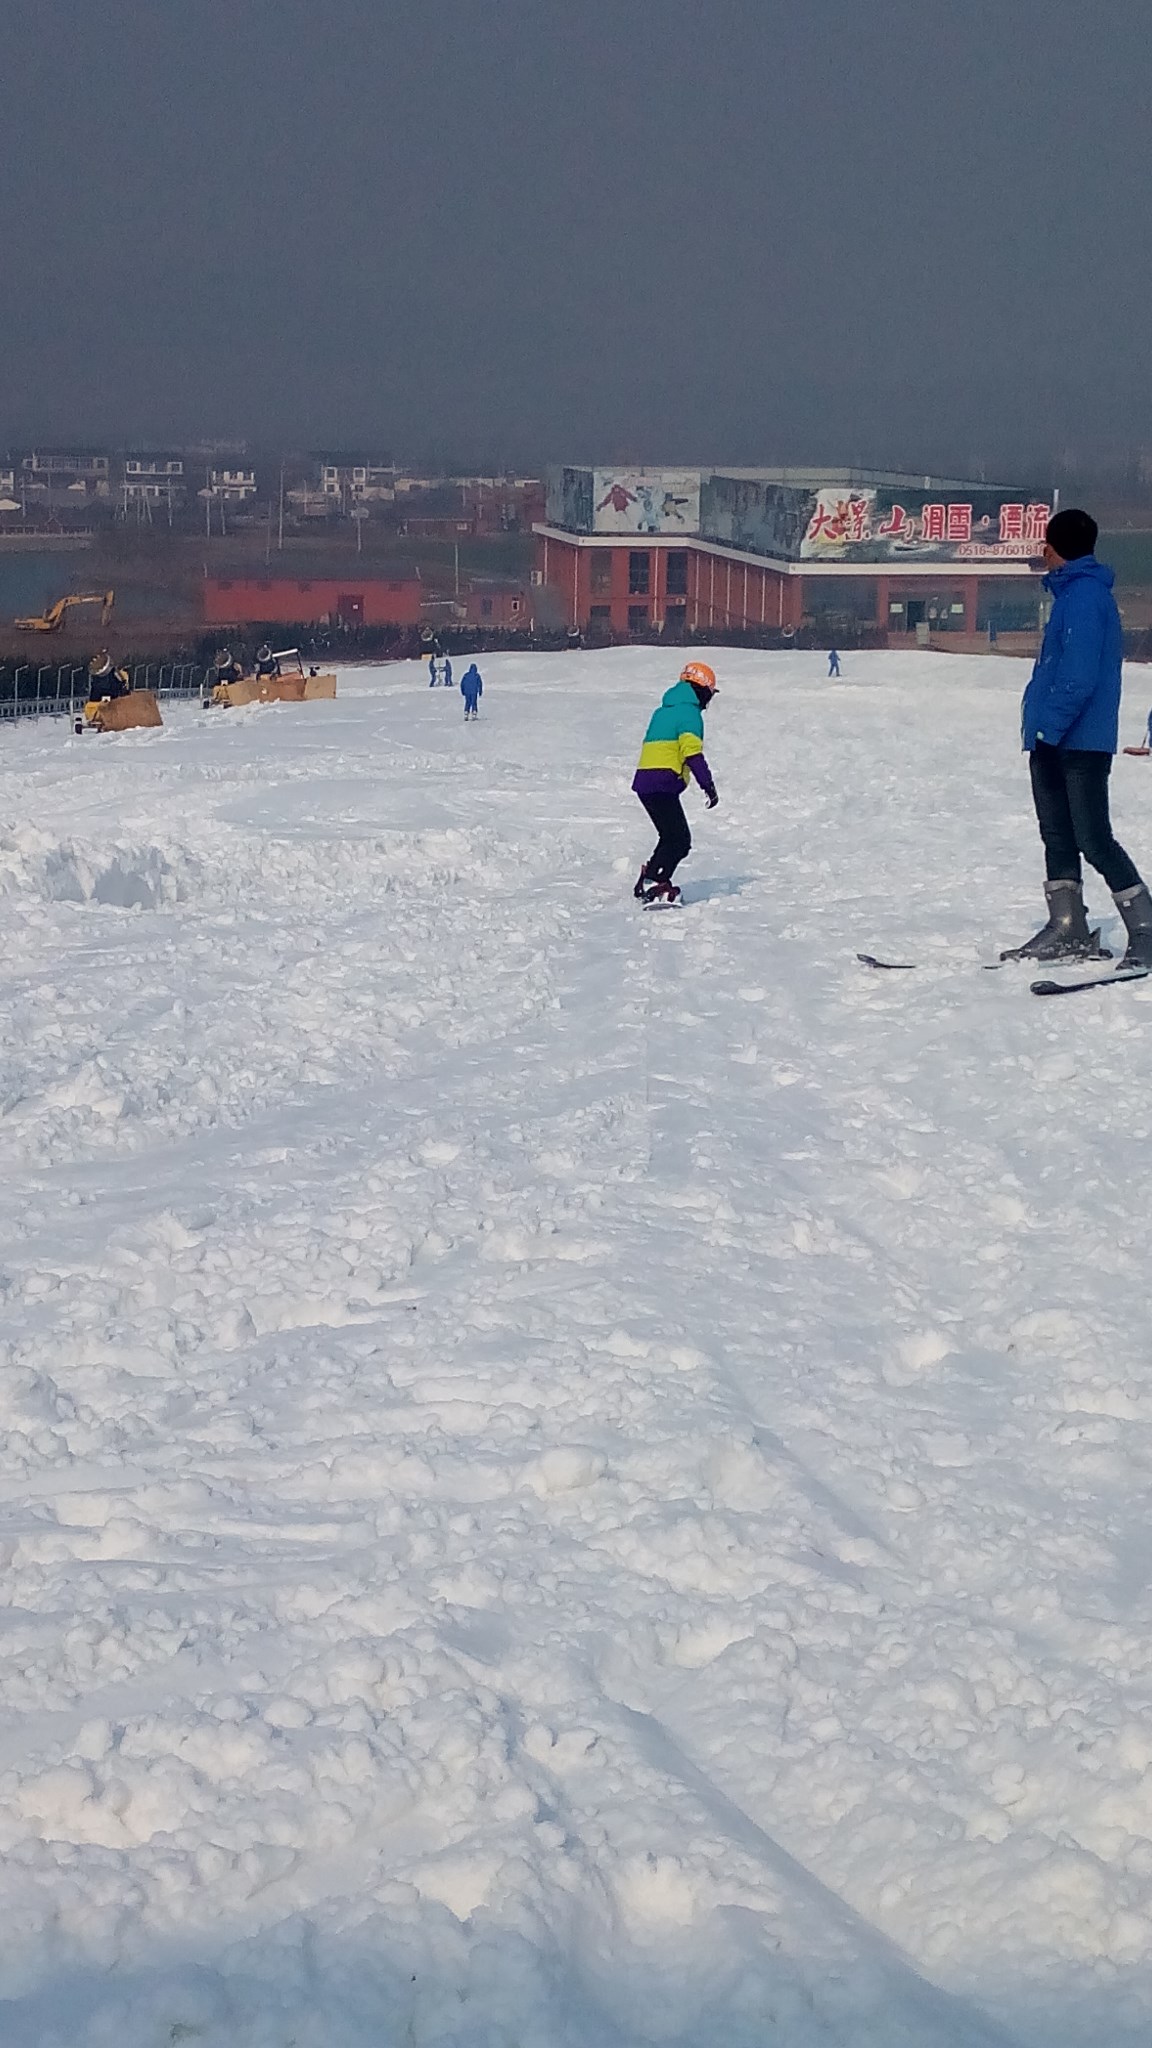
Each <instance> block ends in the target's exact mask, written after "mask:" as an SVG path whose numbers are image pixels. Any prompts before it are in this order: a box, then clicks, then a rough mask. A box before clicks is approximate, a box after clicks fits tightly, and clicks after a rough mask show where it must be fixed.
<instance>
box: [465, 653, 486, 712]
mask: <svg viewBox="0 0 1152 2048" xmlns="http://www.w3.org/2000/svg"><path fill="white" fill-rule="evenodd" d="M460 695H461V696H462V697H463V699H464V716H465V718H466V719H468V718H475V717H476V715H477V707H478V705H479V703H480V699H481V697H482V696H483V695H484V683H483V680H482V678H481V675H480V671H479V669H478V668H477V666H476V663H475V662H474V661H473V662H470V663H469V665H468V667H467V668H466V669H465V671H464V674H463V676H462V677H461V679H460Z"/></svg>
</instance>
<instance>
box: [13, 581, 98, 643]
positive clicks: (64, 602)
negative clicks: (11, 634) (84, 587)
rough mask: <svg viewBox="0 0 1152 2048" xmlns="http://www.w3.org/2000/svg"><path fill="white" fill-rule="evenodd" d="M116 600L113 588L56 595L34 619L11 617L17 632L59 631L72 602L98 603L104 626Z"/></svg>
mask: <svg viewBox="0 0 1152 2048" xmlns="http://www.w3.org/2000/svg"><path fill="white" fill-rule="evenodd" d="M115 602H116V592H115V591H114V590H104V591H99V590H98V591H96V592H95V593H94V594H93V595H92V596H77V597H58V598H57V599H56V602H55V604H54V605H50V606H49V608H48V610H47V611H46V612H44V613H42V614H41V616H40V617H39V618H35V619H13V621H12V623H13V625H14V626H15V628H16V630H17V632H18V633H59V632H60V631H61V629H62V627H63V625H64V621H65V619H66V618H67V616H68V613H69V611H70V610H71V608H72V606H73V605H74V604H98V605H99V606H100V624H101V625H102V626H106V625H107V624H108V620H109V617H110V616H111V612H112V607H113V605H114V604H115Z"/></svg>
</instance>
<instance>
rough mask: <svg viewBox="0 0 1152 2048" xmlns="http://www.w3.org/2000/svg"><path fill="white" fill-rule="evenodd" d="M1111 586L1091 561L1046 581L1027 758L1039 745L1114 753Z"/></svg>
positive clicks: (1028, 701)
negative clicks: (1048, 597) (1048, 606)
mask: <svg viewBox="0 0 1152 2048" xmlns="http://www.w3.org/2000/svg"><path fill="white" fill-rule="evenodd" d="M1114 580H1115V579H1114V577H1113V573H1112V571H1111V569H1109V568H1107V567H1106V565H1105V564H1104V563H1103V562H1098V561H1097V560H1096V557H1095V555H1082V556H1081V557H1080V559H1079V560H1078V561H1075V562H1065V563H1064V564H1063V566H1062V567H1061V568H1059V569H1053V570H1052V572H1051V574H1050V575H1048V576H1046V577H1045V578H1044V588H1045V590H1050V591H1051V592H1052V598H1053V603H1052V611H1051V614H1050V616H1049V619H1048V624H1047V625H1046V626H1045V628H1044V639H1043V641H1042V643H1041V647H1040V655H1039V659H1038V660H1037V662H1036V666H1035V668H1034V669H1033V671H1032V677H1031V681H1030V682H1029V684H1028V688H1027V689H1026V690H1025V692H1024V702H1023V705H1022V706H1021V720H1020V730H1021V738H1022V739H1023V742H1024V751H1025V753H1028V754H1030V753H1031V752H1032V750H1033V748H1034V747H1035V745H1036V742H1037V740H1043V741H1045V742H1046V744H1047V745H1048V746H1050V747H1076V748H1084V749H1086V750H1088V751H1090V752H1092V753H1100V754H1114V753H1115V752H1116V745H1117V741H1118V738H1119V726H1120V670H1121V663H1122V661H1123V657H1124V638H1123V631H1122V628H1121V625H1120V614H1119V612H1118V611H1117V609H1116V600H1115V598H1114V597H1113V595H1112V584H1113V582H1114Z"/></svg>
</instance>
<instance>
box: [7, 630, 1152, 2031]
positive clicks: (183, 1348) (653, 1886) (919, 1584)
mask: <svg viewBox="0 0 1152 2048" xmlns="http://www.w3.org/2000/svg"><path fill="white" fill-rule="evenodd" d="M710 658H712V659H714V661H715V664H716V666H717V668H718V669H719V671H720V673H721V676H722V680H723V684H724V690H723V694H722V696H721V698H720V700H719V702H718V704H717V705H716V707H715V708H714V710H713V711H712V712H711V713H710V714H709V722H708V724H709V729H708V734H707V741H706V744H707V748H708V753H709V757H710V759H711V760H712V763H713V766H714V768H715V771H716V775H717V779H718V783H719V787H720V791H721V808H720V809H719V810H718V811H717V812H716V813H715V814H712V815H709V814H706V813H705V812H704V810H703V807H702V806H701V805H699V804H698V803H696V802H694V800H693V798H692V797H689V799H688V802H689V808H690V813H691V819H692V824H693V829H694V832H695V835H696V848H695V851H694V854H693V857H692V859H691V861H690V862H689V864H688V865H687V867H686V868H685V870H684V872H683V879H684V881H685V884H686V895H687V896H688V898H689V902H688V904H687V906H686V908H685V909H684V910H683V911H681V912H674V911H665V912H654V913H648V912H644V911H642V910H640V909H639V908H638V907H637V906H636V905H634V903H633V902H632V900H631V894H630V890H631V882H632V879H633V877H634V874H635V871H636V868H637V866H638V864H639V861H640V859H641V857H642V856H643V855H644V853H645V852H646V851H647V846H648V828H647V823H646V820H644V819H643V817H642V815H641V813H640V811H639V808H638V806H637V805H636V803H635V800H634V798H632V796H631V795H630V793H629V789H628V783H629V780H630V776H631V770H632V763H633V760H634V757H635V753H636V750H637V747H638V744H639V739H640V736H641V732H642V729H643V724H644V721H645V719H646V717H647V715H648V713H649V711H650V709H651V707H652V704H653V702H654V701H655V700H656V697H657V695H658V693H659V691H660V690H661V689H662V688H663V687H665V686H666V685H667V683H669V682H670V681H672V680H674V677H675V673H676V658H675V656H674V655H668V654H662V653H660V652H658V651H654V650H635V651H627V652H620V653H612V654H603V655H593V654H577V655H569V656H551V657H544V658H539V659H537V658H533V657H530V656H527V655H515V656H509V655H506V656H491V657H488V658H487V659H486V660H485V661H484V662H483V663H482V667H483V671H484V677H485V685H486V689H485V696H484V700H483V706H482V716H481V720H480V722H479V723H478V724H477V725H475V726H469V727H467V728H465V726H464V722H463V719H462V717H461V713H460V700H459V697H458V694H457V693H455V692H453V693H452V694H451V695H450V694H449V693H447V692H435V693H434V692H431V691H429V690H428V689H427V687H426V685H425V684H424V681H423V670H422V669H421V668H417V667H416V666H415V665H411V666H406V667H396V668H389V669H377V670H368V669H364V670H356V671H350V672H346V673H345V674H343V675H342V677H341V682H340V690H341V694H340V696H339V698H338V699H337V701H336V703H335V704H332V705H308V706H279V707H273V708H263V709H261V708H258V707H254V708H252V709H250V710H246V711H238V712H234V713H231V714H222V713H215V714H204V713H202V712H199V711H197V710H195V709H192V708H172V709H169V710H166V713H165V716H166V721H167V723H166V725H165V728H164V730H163V731H162V732H158V733H147V734H141V735H132V736H119V737H115V738H111V737H110V738H106V739H96V738H93V737H92V736H88V735H86V736H85V737H84V738H83V739H82V740H77V739H74V738H72V737H70V736H66V735H65V734H64V732H63V731H62V729H61V727H59V726H48V725H44V724H42V725H39V726H37V727H21V728H19V729H16V730H5V731H4V732H3V733H2V734H0V925H2V931H3V956H2V965H0V1017H2V1027H0V1028H2V1033H3V1039H2V1042H3V1067H2V1073H0V1164H2V1173H0V1307H2V1321H0V1332H2V1335H0V1420H2V1423H3V1445H4V1462H3V1470H2V1477H0V1559H2V1562H3V1567H4V1569H3V1589H4V1604H3V1607H2V1609H0V1908H2V1910H3V1916H4V1923H5V1928H6V1938H5V1940H4V1942H3V1944H2V1945H0V2040H2V2041H3V2043H4V2044H5V2048H65V2044H67V2048H107V2044H109V2043H115V2044H116V2048H168V2044H174V2043H177V2042H187V2043H194V2044H195V2048H393V2044H395V2048H633V2044H640V2043H649V2042H651V2043H664V2044H676V2048H706V2044H712V2043H717V2042H724V2043H725V2044H730V2048H765V2044H771V2043H779V2044H781V2048H993V2044H1000V2048H1008V2044H1015V2048H1083V2044H1087V2043H1089V2042H1093V2043H1096V2042H1098V2041H1100V2040H1106V2041H1107V2042H1108V2044H1109V2048H1129V2044H1132V2048H1134V2044H1136V2043H1138V2042H1139V2043H1140V2044H1142V2048H1143V2044H1146V2042H1147V2040H1148V2036H1149V2030H1150V2027H1152V1920H1150V1917H1149V1894H1150V1886H1152V1594H1150V1586H1149V1579H1150V1567H1152V1544H1150V1539H1149V1533H1148V1511H1147V1499H1148V1483H1149V1473H1150V1468H1152V1356H1150V1346H1149V1322H1148V1313H1147V1305H1146V1304H1147V1285H1148V1278H1147V1276H1148V1273H1149V1252H1150V1246H1149V1218H1150V1217H1152V1152H1150V1149H1149V1135H1150V1130H1152V1107H1150V1104H1152V1051H1150V1047H1152V994H1150V992H1149V991H1148V990H1147V989H1142V988H1139V987H1134V988H1132V989H1131V990H1128V991H1125V992H1123V993H1120V992H1115V993H1112V994H1110V995H1109V996H1108V997H1107V998H1102V997H1096V996H1092V995H1086V996H1084V997H1083V998H1082V1001H1081V1002H1080V1003H1079V1004H1071V1005H1065V1004H1057V1005H1044V1004H1038V1003H1036V1002H1035V1001H1034V1000H1033V999H1032V998H1030V997H1029V995H1028V992H1027V979H1028V970H1027V969H1026V968H1021V969H1019V970H1015V969H1012V970H1005V972H1004V973H1002V974H1000V975H997V976H985V975H982V974H981V973H980V972H979V961H980V958H981V957H982V948H989V949H990V948H991V947H992V946H993V945H994V944H995V943H997V942H999V943H1008V942H1011V941H1014V940H1018V939H1019V937H1021V936H1023V935H1026V933H1027V932H1028V931H1030V930H1031V929H1032V928H1033V927H1034V925H1035V923H1036V922H1038V921H1039V917H1038V911H1039V909H1040V861H1039V848H1038V844H1037V842H1036V836H1035V829H1034V827H1033V825H1032V823H1031V820H1030V815H1029V810H1028V794H1027V779H1026V774H1025V771H1024V766H1023V763H1022V761H1021V759H1020V757H1019V754H1018V753H1017V752H1016V745H1017V740H1016V734H1017V704H1018V695H1019V688H1020V684H1021V681H1022V678H1023V675H1024V673H1025V672H1026V671H1025V670H1024V666H1023V664H1020V663H1014V662H1007V661H1000V660H995V659H983V660H981V659H964V658H961V657H940V656H928V655H901V656H896V655H881V654H871V655H848V656H847V657H845V677H844V681H843V682H842V683H840V684H828V683H827V682H825V680H824V678H823V667H824V662H823V657H822V656H820V655H818V654H811V655H799V654H796V655H788V656H782V655H781V656H777V655H762V654H754V653H748V652H733V651H731V650H720V651H718V652H717V654H716V655H715V656H714V657H710ZM1142 673H1143V672H1140V671H1137V672H1136V673H1135V678H1134V679H1133V678H1131V677H1130V680H1134V681H1135V687H1134V688H1133V689H1131V690H1130V693H1129V702H1128V709H1127V719H1128V722H1129V723H1130V724H1131V726H1132V731H1133V734H1134V733H1135V730H1136V726H1137V723H1141V724H1142V722H1143V713H1144V710H1145V705H1144V701H1143V699H1144V694H1145V693H1144V691H1143V689H1142V688H1141V686H1140V678H1141V675H1142ZM1125 737H1128V734H1127V733H1126V734H1125ZM1114 790H1115V807H1116V813H1117V822H1118V829H1119V830H1120V833H1121V836H1122V837H1123V838H1126V839H1127V840H1128V841H1129V842H1130V844H1131V846H1132V849H1133V851H1134V853H1135V855H1136V857H1137V860H1138V861H1140V860H1142V861H1143V862H1144V863H1145V865H1148V864H1149V863H1152V830H1150V829H1149V828H1150V819H1149V804H1148V797H1149V794H1150V793H1152V779H1150V778H1149V774H1148V770H1147V768H1146V767H1145V766H1144V764H1142V763H1136V762H1130V761H1125V760H1124V759H1123V757H1121V760H1120V762H1119V763H1118V765H1117V771H1116V775H1115V778H1114ZM1089 898H1090V902H1091V904H1092V905H1093V907H1094V908H1095V909H1096V911H1097V913H1098V914H1099V913H1101V912H1102V911H1104V909H1105V908H1106V909H1107V912H1108V914H1109V917H1111V905H1110V904H1108V903H1107V898H1106V897H1105V895H1104V892H1103V891H1102V889H1101V888H1100V887H1099V885H1097V886H1096V887H1094V888H1093V887H1092V886H1091V884H1090V887H1089ZM1109 928H1110V929H1111V931H1112V934H1113V936H1114V935H1115V931H1116V929H1117V921H1116V920H1115V918H1114V917H1111V925H1110V927H1109ZM860 947H867V948H870V949H873V950H875V951H876V952H877V953H879V954H880V955H881V956H884V957H890V958H909V959H916V960H919V961H920V962H922V963H923V965H922V968H921V971H920V972H919V973H918V974H917V975H915V976H906V977H904V976H885V975H876V974H869V973H868V971H867V970H866V969H864V968H862V967H860V966H859V965H858V964H857V962H856V959H855V953H856V951H857V949H858V948H860Z"/></svg>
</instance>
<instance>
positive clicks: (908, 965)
mask: <svg viewBox="0 0 1152 2048" xmlns="http://www.w3.org/2000/svg"><path fill="white" fill-rule="evenodd" d="M856 958H857V959H858V960H859V962H860V965H861V966H862V967H879V968H882V969H883V971H884V972H885V973H886V974H915V972H916V969H917V968H918V967H919V965H920V962H919V961H918V960H878V959H877V958H876V955H875V953H857V955H856ZM1003 964H1004V963H1003V961H1002V960H982V961H981V962H980V965H981V967H984V968H987V970H988V971H989V973H991V972H992V971H993V970H994V969H996V968H998V967H1002V966H1003Z"/></svg>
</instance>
